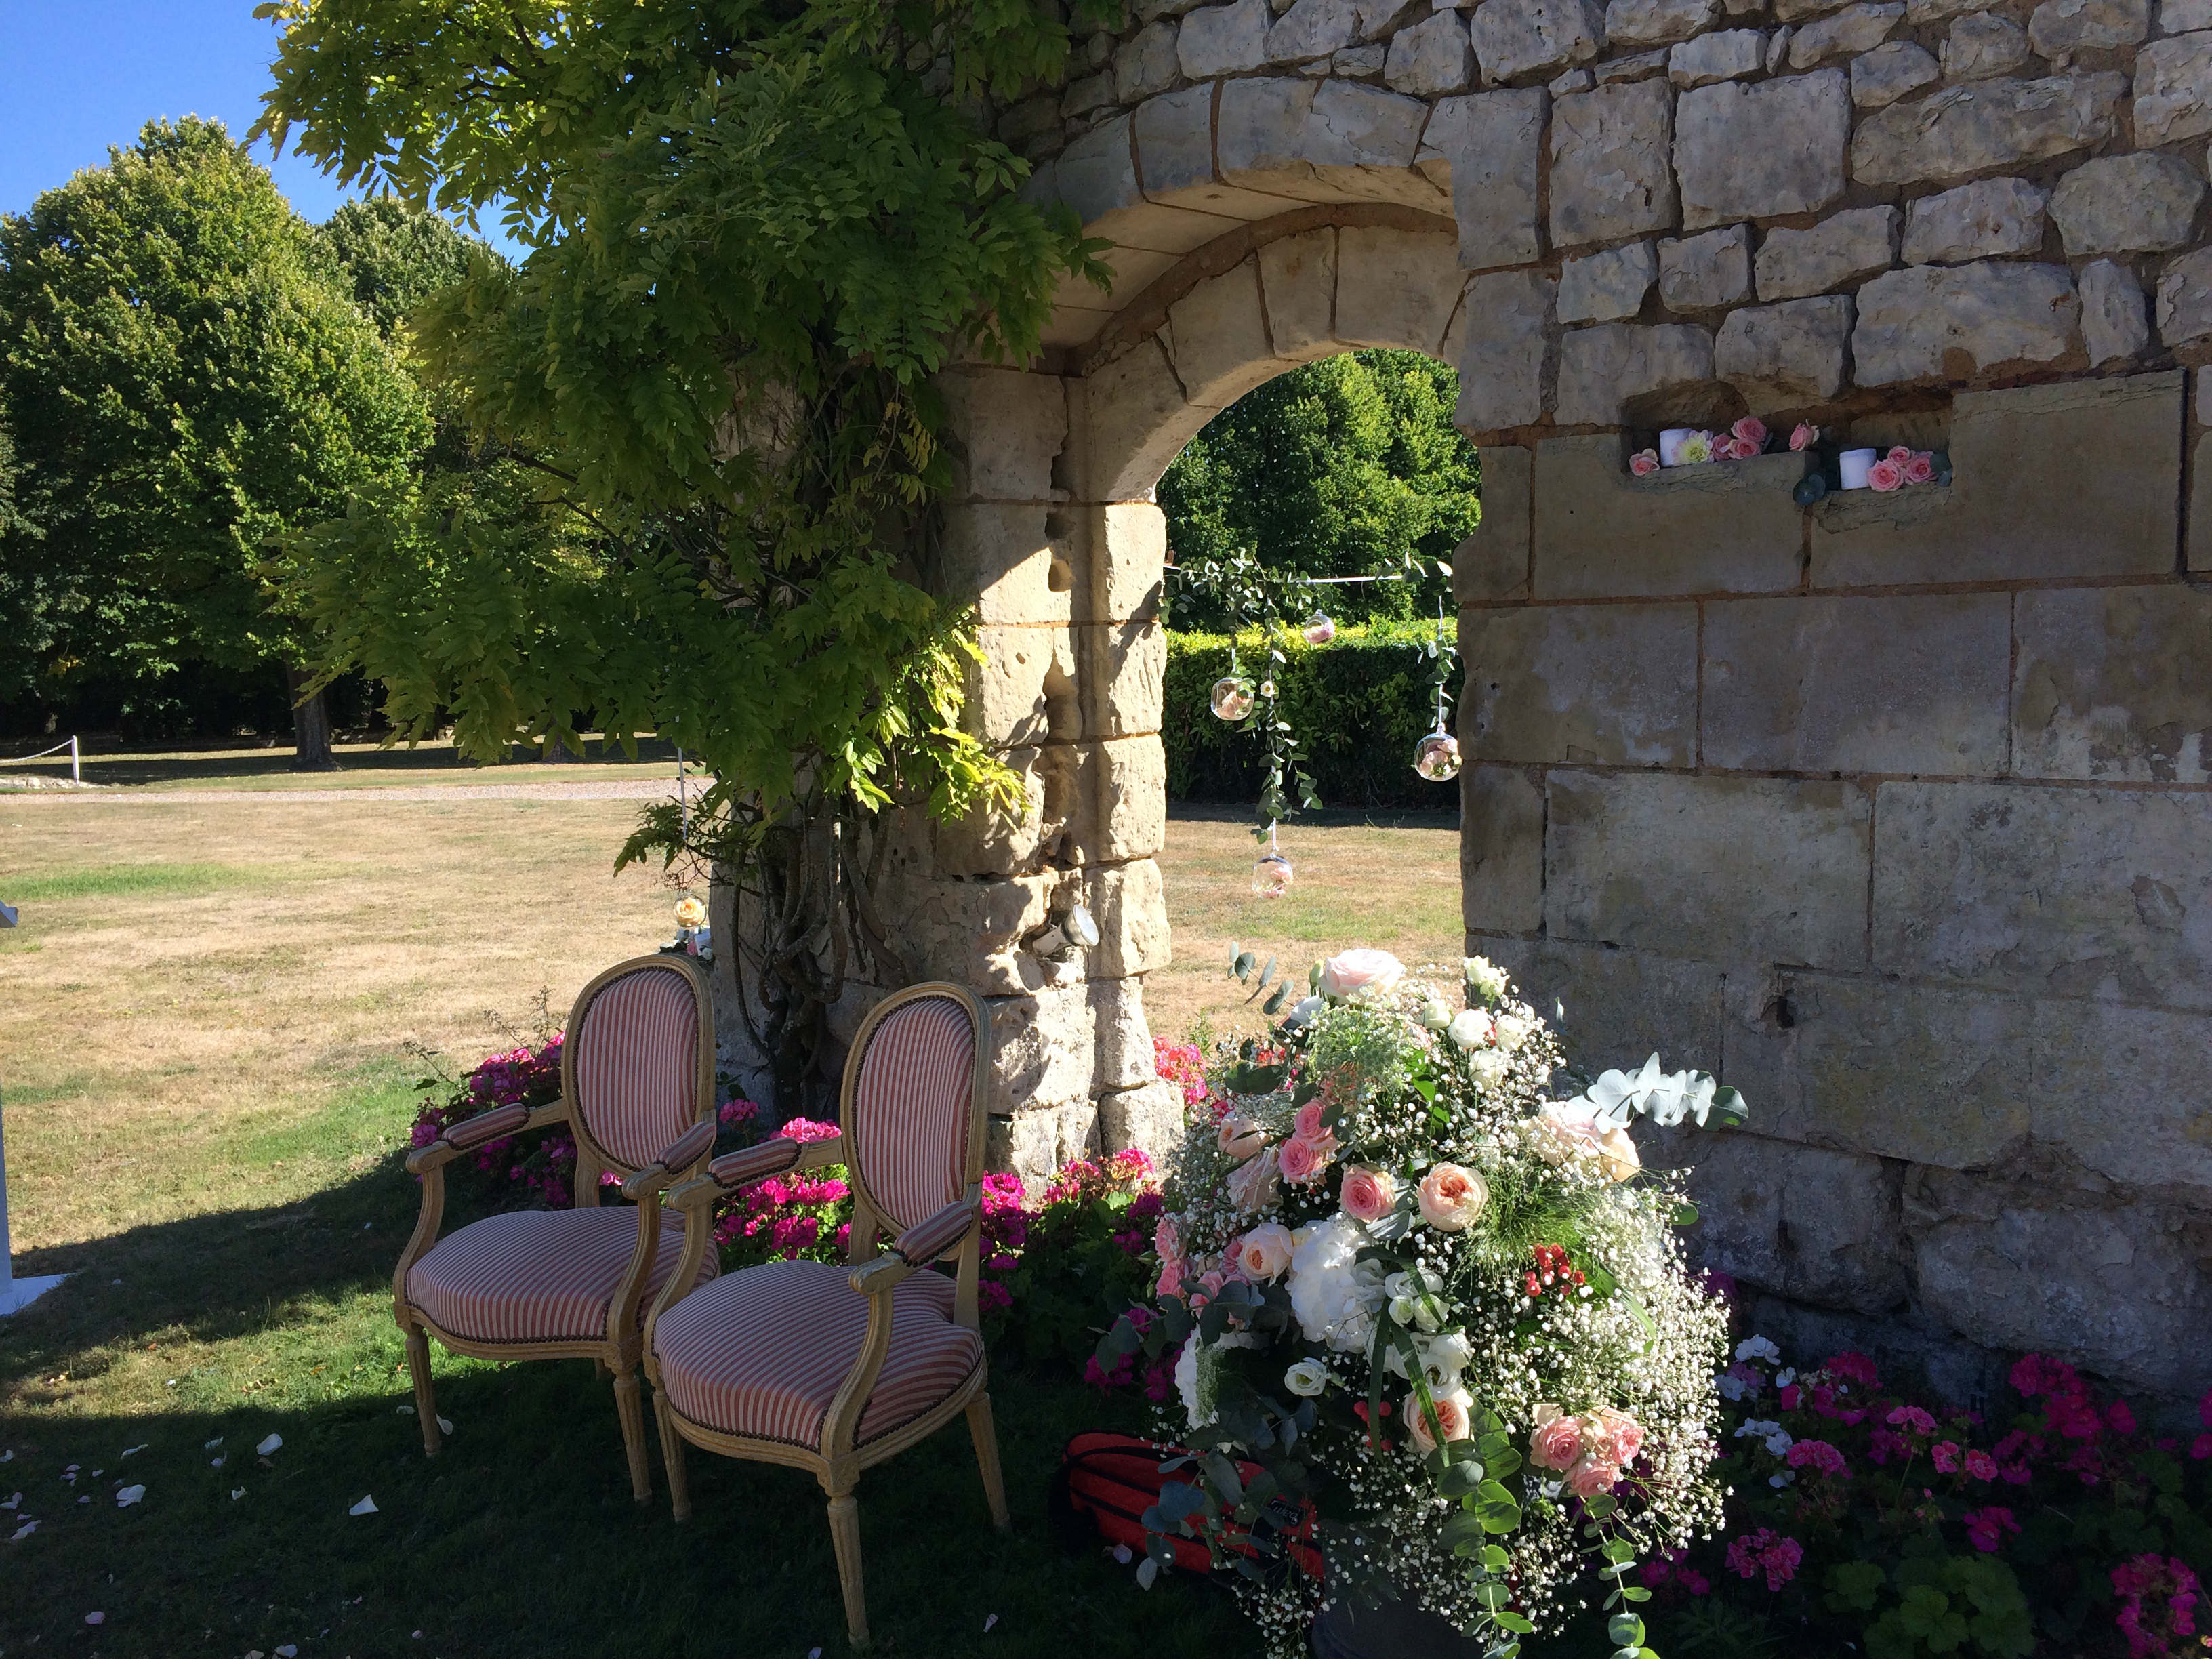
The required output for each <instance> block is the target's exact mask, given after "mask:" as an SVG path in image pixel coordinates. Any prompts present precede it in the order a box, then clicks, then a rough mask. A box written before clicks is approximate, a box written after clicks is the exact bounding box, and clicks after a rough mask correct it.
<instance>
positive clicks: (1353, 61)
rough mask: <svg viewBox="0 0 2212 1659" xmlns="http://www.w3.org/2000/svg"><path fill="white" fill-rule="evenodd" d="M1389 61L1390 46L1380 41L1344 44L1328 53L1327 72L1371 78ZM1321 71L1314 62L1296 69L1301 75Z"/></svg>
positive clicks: (1355, 77) (1363, 78)
mask: <svg viewBox="0 0 2212 1659" xmlns="http://www.w3.org/2000/svg"><path fill="white" fill-rule="evenodd" d="M1389 61H1390V48H1389V46H1387V45H1386V44H1384V43H1383V41H1380V40H1377V41H1376V42H1374V43H1373V44H1372V45H1370V46H1346V47H1344V48H1343V49H1342V50H1341V51H1339V52H1334V53H1332V54H1330V57H1329V60H1328V70H1327V73H1328V74H1330V75H1336V76H1351V77H1352V78H1353V79H1354V80H1363V81H1364V80H1373V79H1375V78H1376V76H1380V75H1381V74H1382V73H1383V66H1384V65H1385V64H1388V63H1389ZM1321 72H1322V70H1321V69H1320V66H1319V65H1317V64H1307V65H1306V66H1305V67H1304V68H1303V69H1301V70H1299V71H1298V73H1299V74H1301V75H1315V74H1319V73H1321Z"/></svg>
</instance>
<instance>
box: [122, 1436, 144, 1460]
mask: <svg viewBox="0 0 2212 1659" xmlns="http://www.w3.org/2000/svg"><path fill="white" fill-rule="evenodd" d="M152 1444H153V1442H152V1441H150V1440H149V1441H147V1442H146V1443H145V1444H144V1445H138V1446H125V1448H124V1449H123V1455H124V1456H125V1457H135V1456H137V1455H138V1454H139V1453H140V1452H142V1451H144V1450H145V1449H146V1447H147V1446H150V1445H152ZM118 1461H120V1460H118Z"/></svg>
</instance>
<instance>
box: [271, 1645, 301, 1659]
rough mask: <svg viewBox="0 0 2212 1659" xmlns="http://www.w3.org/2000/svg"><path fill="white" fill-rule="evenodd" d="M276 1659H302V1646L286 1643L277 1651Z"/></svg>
mask: <svg viewBox="0 0 2212 1659" xmlns="http://www.w3.org/2000/svg"><path fill="white" fill-rule="evenodd" d="M276 1659H300V1644H298V1643H297V1642H287V1643H285V1644H284V1645H283V1647H281V1648H279V1649H277V1650H276Z"/></svg>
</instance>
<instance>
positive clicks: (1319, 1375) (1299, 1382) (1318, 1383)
mask: <svg viewBox="0 0 2212 1659" xmlns="http://www.w3.org/2000/svg"><path fill="white" fill-rule="evenodd" d="M1283 1386H1284V1387H1285V1388H1286V1389H1289V1390H1290V1391H1291V1393H1292V1394H1294V1395H1297V1396H1298V1397H1299V1398H1300V1399H1301V1400H1316V1399H1319V1398H1320V1397H1321V1394H1322V1390H1323V1389H1326V1388H1328V1366H1326V1365H1324V1364H1322V1363H1321V1361H1320V1360H1318V1359H1301V1360H1299V1361H1298V1362H1297V1364H1293V1365H1292V1366H1291V1368H1290V1370H1286V1371H1285V1372H1284V1373H1283Z"/></svg>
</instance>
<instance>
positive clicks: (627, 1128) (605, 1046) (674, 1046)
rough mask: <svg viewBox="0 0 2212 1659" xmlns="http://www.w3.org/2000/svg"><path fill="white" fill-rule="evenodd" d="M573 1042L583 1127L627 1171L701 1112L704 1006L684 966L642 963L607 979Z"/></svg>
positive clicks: (649, 1159)
mask: <svg viewBox="0 0 2212 1659" xmlns="http://www.w3.org/2000/svg"><path fill="white" fill-rule="evenodd" d="M569 1041H570V1042H573V1043H574V1044H575V1059H574V1066H575V1079H576V1109H577V1110H578V1111H580V1113H582V1115H583V1119H584V1127H585V1128H586V1129H587V1130H588V1131H589V1132H590V1133H591V1137H592V1139H593V1140H596V1141H597V1142H599V1145H600V1146H602V1147H603V1148H605V1151H606V1152H607V1153H608V1155H609V1156H610V1157H611V1158H613V1159H614V1160H615V1162H616V1163H617V1164H623V1166H625V1168H626V1170H628V1171H629V1172H630V1173H633V1174H634V1173H635V1172H636V1171H637V1170H641V1169H643V1168H644V1167H645V1166H646V1165H647V1164H650V1163H652V1162H653V1159H655V1158H659V1156H660V1153H661V1150H662V1149H663V1148H664V1147H665V1146H667V1145H668V1144H669V1143H670V1142H671V1141H672V1140H674V1139H676V1137H677V1136H678V1135H680V1134H682V1133H684V1130H686V1129H688V1128H690V1127H691V1125H692V1123H693V1122H694V1121H696V1119H697V1118H698V1115H699V1097H698V1086H699V1005H698V1003H697V1002H696V1000H694V998H693V996H692V994H691V982H690V981H689V980H688V979H686V978H684V975H683V974H682V972H681V971H680V970H678V969H674V968H640V969H636V970H635V972H633V973H628V974H624V975H623V976H622V977H621V978H620V979H617V980H611V981H608V983H607V984H606V985H605V987H602V988H601V989H600V991H599V994H598V995H597V996H595V997H593V998H592V1006H590V1007H589V1008H587V1009H586V1010H585V1011H584V1022H583V1029H582V1030H581V1031H580V1032H578V1033H577V1034H575V1035H574V1036H571V1037H570V1039H569Z"/></svg>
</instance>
